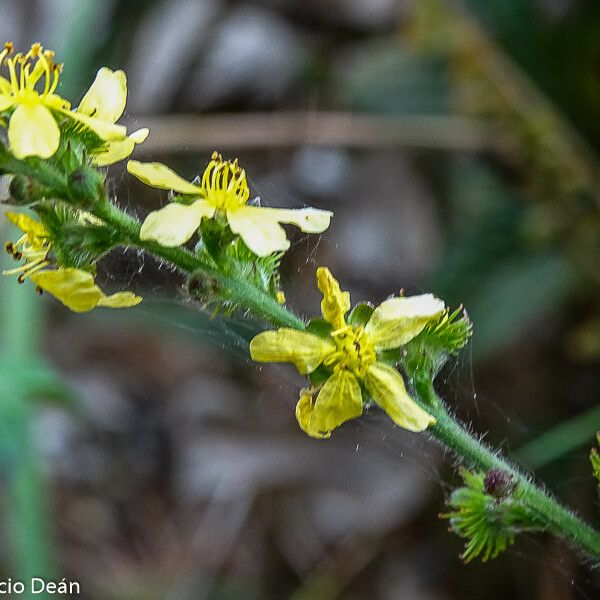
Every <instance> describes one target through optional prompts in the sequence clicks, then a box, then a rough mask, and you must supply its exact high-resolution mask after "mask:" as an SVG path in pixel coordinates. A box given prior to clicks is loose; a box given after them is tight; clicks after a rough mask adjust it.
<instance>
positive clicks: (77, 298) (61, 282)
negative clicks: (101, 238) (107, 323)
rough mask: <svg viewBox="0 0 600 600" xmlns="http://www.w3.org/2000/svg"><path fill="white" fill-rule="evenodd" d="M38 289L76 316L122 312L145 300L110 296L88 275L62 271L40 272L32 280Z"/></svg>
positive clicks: (133, 297)
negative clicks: (104, 310) (101, 309)
mask: <svg viewBox="0 0 600 600" xmlns="http://www.w3.org/2000/svg"><path fill="white" fill-rule="evenodd" d="M30 279H31V281H33V283H35V284H36V285H37V286H39V287H40V288H42V289H43V290H45V291H46V292H48V293H49V294H52V295H53V296H54V297H55V298H57V299H58V300H60V301H61V302H62V303H63V304H64V305H65V306H67V307H68V308H70V309H71V310H72V311H74V312H78V313H80V312H87V311H90V310H92V309H93V308H95V307H96V306H98V305H100V306H109V307H112V308H122V307H128V306H134V305H136V304H139V303H140V302H141V301H142V299H141V298H140V297H139V296H135V295H134V294H132V293H131V292H120V293H118V294H114V295H113V296H106V295H105V294H104V293H103V292H102V290H101V289H100V288H99V287H98V286H97V285H96V283H95V282H94V277H93V275H92V274H91V273H88V272H87V271H82V270H81V269H74V268H65V269H63V268H61V269H57V270H55V271H50V270H45V271H38V272H37V273H34V274H33V275H31V277H30Z"/></svg>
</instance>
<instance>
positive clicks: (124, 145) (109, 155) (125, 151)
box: [92, 129, 149, 167]
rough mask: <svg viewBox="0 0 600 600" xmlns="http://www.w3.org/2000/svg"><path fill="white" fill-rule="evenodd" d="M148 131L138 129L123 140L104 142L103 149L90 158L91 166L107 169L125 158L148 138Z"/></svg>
mask: <svg viewBox="0 0 600 600" xmlns="http://www.w3.org/2000/svg"><path fill="white" fill-rule="evenodd" d="M148 133H149V131H148V129H138V130H137V131H134V132H133V133H132V134H131V135H129V136H127V137H126V138H125V139H124V140H115V141H112V142H106V144H105V147H104V149H103V150H102V151H101V152H98V153H97V154H94V155H93V156H92V164H94V165H96V166H97V167H107V166H108V165H113V164H115V163H116V162H119V161H120V160H123V159H125V158H127V157H128V156H129V155H130V154H131V153H132V152H133V149H134V148H135V145H136V144H141V143H142V142H143V141H144V140H145V139H146V138H147V137H148Z"/></svg>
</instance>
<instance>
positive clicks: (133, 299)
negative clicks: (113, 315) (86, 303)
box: [98, 292, 142, 308]
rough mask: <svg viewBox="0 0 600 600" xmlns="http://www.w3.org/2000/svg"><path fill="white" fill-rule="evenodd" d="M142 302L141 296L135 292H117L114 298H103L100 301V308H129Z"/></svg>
mask: <svg viewBox="0 0 600 600" xmlns="http://www.w3.org/2000/svg"><path fill="white" fill-rule="evenodd" d="M141 301H142V298H141V296H136V295H135V294H134V293H133V292H117V293H116V294H113V295H112V296H104V295H103V296H102V298H100V300H98V306H105V307H107V308H129V307H131V306H137V305H138V304H139V303H140V302H141Z"/></svg>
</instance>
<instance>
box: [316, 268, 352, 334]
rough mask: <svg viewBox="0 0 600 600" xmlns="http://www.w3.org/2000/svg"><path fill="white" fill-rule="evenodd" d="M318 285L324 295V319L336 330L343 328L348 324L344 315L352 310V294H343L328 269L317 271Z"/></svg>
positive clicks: (322, 305) (322, 311)
mask: <svg viewBox="0 0 600 600" xmlns="http://www.w3.org/2000/svg"><path fill="white" fill-rule="evenodd" d="M317 285H318V286H319V290H320V291H321V294H323V300H322V301H321V313H322V314H323V318H324V319H325V320H326V321H327V322H328V323H331V325H333V327H334V329H339V328H340V327H343V326H344V325H345V323H346V322H345V320H344V315H345V314H346V313H347V312H348V311H349V310H350V292H342V290H341V289H340V284H339V283H338V281H337V279H336V278H335V277H334V276H333V275H332V274H331V271H330V270H329V269H328V268H327V267H319V268H318V269H317Z"/></svg>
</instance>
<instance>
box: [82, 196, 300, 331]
mask: <svg viewBox="0 0 600 600" xmlns="http://www.w3.org/2000/svg"><path fill="white" fill-rule="evenodd" d="M91 212H93V213H94V214H95V215H96V216H97V217H99V218H100V219H102V220H103V221H105V222H106V223H109V224H110V225H112V226H113V227H116V228H118V229H120V230H121V231H122V232H123V233H125V234H126V241H127V243H129V244H131V245H132V246H137V247H138V248H142V249H143V250H146V251H148V252H149V253H151V254H153V255H154V256H158V257H160V258H163V259H164V260H166V261H168V262H170V263H171V264H173V265H175V266H176V267H178V268H179V269H181V270H182V271H184V272H186V273H189V274H193V273H197V272H201V273H204V274H205V275H207V276H208V277H209V278H212V279H213V280H216V281H217V283H218V284H219V285H221V286H223V287H224V288H226V289H227V290H229V292H230V293H231V294H232V296H233V297H234V298H235V299H236V300H237V301H238V302H239V303H240V305H242V306H245V307H246V308H248V309H249V310H250V311H252V312H253V313H254V314H255V315H257V316H259V317H261V318H263V319H265V320H266V321H269V322H270V323H273V324H274V325H277V326H279V327H291V328H293V329H304V321H302V319H300V318H298V317H297V316H296V315H295V314H294V313H292V312H290V311H289V310H287V309H286V308H285V307H283V306H281V304H279V303H278V302H277V300H275V298H272V297H271V296H269V294H267V293H265V292H264V291H263V290H261V289H258V288H256V287H255V286H253V285H252V284H251V283H248V282H247V281H244V280H240V279H235V278H233V277H230V276H228V275H224V274H223V273H222V272H220V271H219V270H218V268H216V267H215V266H214V265H212V264H209V263H207V262H206V261H204V260H202V259H200V258H199V257H198V256H196V255H194V254H192V253H191V252H188V251H187V250H185V249H183V248H165V247H164V246H161V245H160V244H158V243H157V242H153V241H147V240H146V241H145V240H140V224H139V223H138V221H137V220H136V219H134V218H133V217H130V216H129V215H127V214H126V213H124V212H123V211H121V210H119V209H118V208H117V207H115V206H114V205H113V204H111V203H110V202H108V201H105V202H101V203H99V204H98V205H97V206H96V207H94V208H93V209H91Z"/></svg>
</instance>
